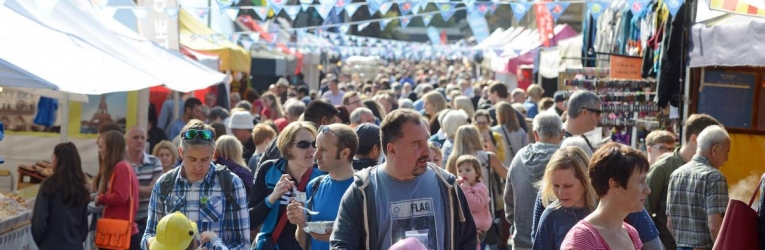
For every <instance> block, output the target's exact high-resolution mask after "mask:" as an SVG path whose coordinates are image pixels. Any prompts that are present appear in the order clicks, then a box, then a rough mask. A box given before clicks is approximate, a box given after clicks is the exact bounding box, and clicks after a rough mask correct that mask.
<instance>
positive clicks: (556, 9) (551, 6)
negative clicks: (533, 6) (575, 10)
mask: <svg viewBox="0 0 765 250" xmlns="http://www.w3.org/2000/svg"><path fill="white" fill-rule="evenodd" d="M545 4H546V5H547V10H549V11H550V15H552V17H553V21H554V22H557V21H558V18H560V16H562V15H563V12H565V11H566V8H568V6H569V4H571V3H569V2H547V3H545Z"/></svg>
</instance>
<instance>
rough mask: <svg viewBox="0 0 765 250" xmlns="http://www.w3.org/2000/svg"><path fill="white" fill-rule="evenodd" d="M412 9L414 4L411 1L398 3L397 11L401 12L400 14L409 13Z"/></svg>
mask: <svg viewBox="0 0 765 250" xmlns="http://www.w3.org/2000/svg"><path fill="white" fill-rule="evenodd" d="M413 9H415V6H414V3H412V2H411V1H405V2H399V3H398V11H399V12H401V15H402V16H406V15H409V12H411V11H412V10H413Z"/></svg>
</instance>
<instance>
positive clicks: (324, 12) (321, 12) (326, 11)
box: [314, 5, 334, 20]
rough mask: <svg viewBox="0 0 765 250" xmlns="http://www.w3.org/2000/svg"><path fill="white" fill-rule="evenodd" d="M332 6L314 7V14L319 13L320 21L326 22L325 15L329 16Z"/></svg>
mask: <svg viewBox="0 0 765 250" xmlns="http://www.w3.org/2000/svg"><path fill="white" fill-rule="evenodd" d="M332 8H334V7H333V6H331V5H330V6H327V5H319V6H318V7H314V9H316V12H318V13H319V16H321V18H322V19H324V20H327V15H329V12H330V11H332Z"/></svg>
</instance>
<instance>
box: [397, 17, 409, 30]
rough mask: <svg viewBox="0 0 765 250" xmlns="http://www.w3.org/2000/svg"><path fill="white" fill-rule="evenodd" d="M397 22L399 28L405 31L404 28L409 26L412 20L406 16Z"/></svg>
mask: <svg viewBox="0 0 765 250" xmlns="http://www.w3.org/2000/svg"><path fill="white" fill-rule="evenodd" d="M398 21H399V22H400V23H401V28H404V29H406V26H409V22H411V21H412V18H411V17H408V16H406V17H404V18H401V19H399V20H398Z"/></svg>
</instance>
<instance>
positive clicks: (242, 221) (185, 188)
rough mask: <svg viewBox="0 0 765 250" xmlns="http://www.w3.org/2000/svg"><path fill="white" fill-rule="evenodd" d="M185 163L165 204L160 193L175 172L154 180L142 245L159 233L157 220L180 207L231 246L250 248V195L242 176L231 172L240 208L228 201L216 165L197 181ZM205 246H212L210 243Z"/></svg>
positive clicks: (232, 247) (199, 228)
mask: <svg viewBox="0 0 765 250" xmlns="http://www.w3.org/2000/svg"><path fill="white" fill-rule="evenodd" d="M183 167H184V166H183V165H181V166H178V168H181V169H180V172H179V173H178V175H177V176H176V178H175V180H174V181H173V190H172V191H171V192H170V193H169V194H168V196H167V198H166V199H165V203H164V204H162V203H161V199H160V197H159V196H160V195H161V194H160V192H161V191H160V185H161V183H162V180H163V179H164V178H172V176H169V175H168V174H164V175H162V177H160V178H159V180H158V181H157V183H156V184H154V189H152V191H151V200H150V202H149V220H148V223H147V226H146V233H145V234H144V235H143V238H142V239H141V246H142V247H145V246H146V241H147V240H148V239H149V237H155V235H156V231H157V223H159V220H160V219H162V217H164V216H165V215H167V214H170V213H173V212H176V211H180V212H181V213H183V214H184V215H186V217H187V218H188V219H189V220H191V221H194V222H196V224H197V227H198V230H199V232H204V231H212V232H215V233H216V234H217V235H218V237H220V238H221V240H223V244H224V245H226V247H228V248H229V249H232V250H233V249H238V250H242V249H250V214H249V213H248V212H247V196H246V195H245V190H244V184H243V183H242V180H241V179H239V177H237V176H236V175H235V174H234V173H230V174H231V175H232V176H231V179H232V182H233V183H232V184H233V188H234V190H233V193H234V197H235V198H236V202H237V203H239V208H240V209H239V210H233V209H234V208H233V206H230V205H229V204H226V196H225V194H223V190H222V188H221V185H220V183H219V180H218V177H217V176H218V174H216V172H215V166H214V165H212V164H210V169H209V170H208V172H207V176H206V177H205V178H204V179H202V180H200V181H196V182H193V183H191V182H189V181H188V180H187V179H186V178H185V177H183V174H181V173H182V172H183ZM201 247H207V248H208V249H212V245H210V243H206V244H205V245H203V246H201Z"/></svg>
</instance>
